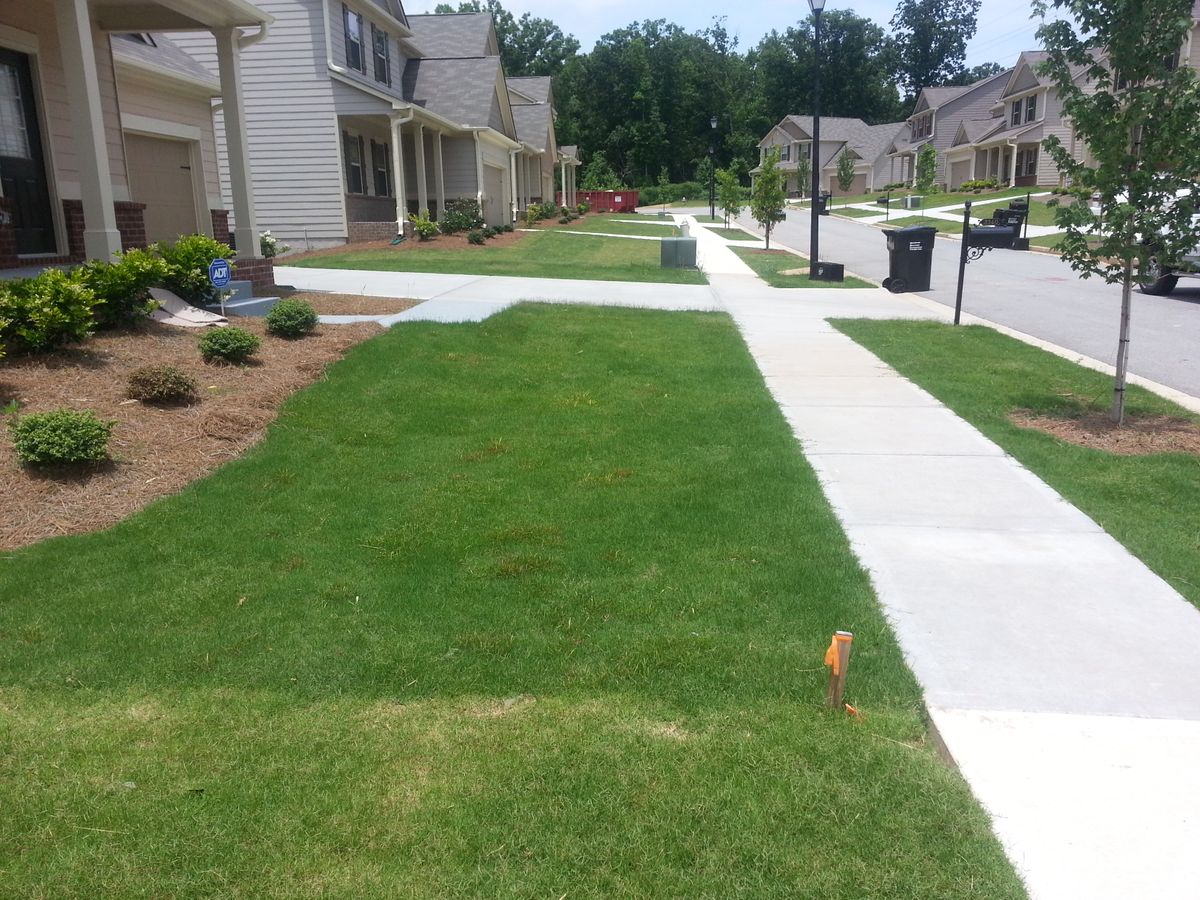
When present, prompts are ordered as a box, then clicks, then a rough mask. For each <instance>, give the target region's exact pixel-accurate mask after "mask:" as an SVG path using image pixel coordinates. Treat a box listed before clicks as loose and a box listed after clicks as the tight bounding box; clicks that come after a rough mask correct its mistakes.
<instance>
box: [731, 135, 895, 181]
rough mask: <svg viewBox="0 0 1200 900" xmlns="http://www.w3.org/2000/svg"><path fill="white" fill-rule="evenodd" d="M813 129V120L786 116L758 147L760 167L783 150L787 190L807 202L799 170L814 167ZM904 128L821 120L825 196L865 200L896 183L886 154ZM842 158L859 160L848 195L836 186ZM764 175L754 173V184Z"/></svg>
mask: <svg viewBox="0 0 1200 900" xmlns="http://www.w3.org/2000/svg"><path fill="white" fill-rule="evenodd" d="M812 128H813V121H812V116H785V117H784V118H783V120H782V121H781V122H780V123H779V124H778V125H776V126H775V127H774V128H772V129H771V130H770V131H769V132H768V133H767V135H766V137H764V138H763V139H762V140H761V141H759V144H758V148H759V166H761V164H762V161H763V160H765V159H766V155H767V153H768V152H769V151H770V150H771V149H773V148H777V149H778V150H779V169H780V171H781V172H783V174H784V178H785V188H784V190H785V191H786V193H787V195H788V196H789V197H800V196H807V195H808V193H809V191H810V190H811V184H810V182H809V181H808V180H806V181H805V183H804V184H800V183H799V175H798V169H799V163H800V160H808V161H809V162H810V165H811V160H812V158H813V150H812V144H813V141H812ZM901 128H902V124H901V123H899V122H894V123H890V124H886V125H868V124H867V123H866V122H864V121H863V120H862V119H847V118H835V117H829V118H826V117H822V118H821V146H820V147H819V149H818V152H817V158H818V160H819V161H820V167H819V172H820V186H821V190H822V191H829V192H830V193H849V194H862V193H866V192H867V191H873V190H877V189H878V188H881V187H882V186H883V185H884V184H886V183H887V182H889V181H891V180H892V179H891V177H890V175H891V160H890V159H889V158H888V155H887V151H888V149H889V147H890V146H891V145H892V143H893V142H894V140H895V139H896V137H897V136H898V134H899V133H900V130H901ZM842 153H848V154H849V155H850V158H851V159H853V160H854V173H855V174H854V183H853V185H852V186H851V187H850V190H849V191H845V192H844V191H841V190H840V188H839V187H838V183H837V163H838V158H839V157H840V156H841V155H842ZM760 171H761V168H759V167H757V166H756V167H755V168H753V169H751V170H750V177H751V181H752V182H753V179H754V178H755V176H757V175H758V173H759V172H760ZM810 173H811V168H810ZM809 178H810V179H811V174H810V176H809Z"/></svg>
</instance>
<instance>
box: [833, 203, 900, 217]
mask: <svg viewBox="0 0 1200 900" xmlns="http://www.w3.org/2000/svg"><path fill="white" fill-rule="evenodd" d="M886 212H887V210H886V209H884V208H883V207H882V206H877V207H874V208H873V209H857V208H855V207H853V206H835V207H833V209H831V210H830V213H831V214H832V215H835V216H846V217H847V218H851V219H865V218H867V217H869V216H882V215H883V214H884V213H886Z"/></svg>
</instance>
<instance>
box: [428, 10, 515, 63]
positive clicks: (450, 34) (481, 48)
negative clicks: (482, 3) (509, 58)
mask: <svg viewBox="0 0 1200 900" xmlns="http://www.w3.org/2000/svg"><path fill="white" fill-rule="evenodd" d="M408 26H409V28H411V29H412V32H413V43H414V44H416V45H417V47H418V48H419V49H420V51H421V55H422V56H423V57H424V58H426V59H459V58H463V57H471V56H499V55H500V43H499V41H498V40H497V38H496V28H495V26H494V25H493V23H492V16H491V14H490V13H447V14H444V15H437V14H432V15H419V16H409V17H408Z"/></svg>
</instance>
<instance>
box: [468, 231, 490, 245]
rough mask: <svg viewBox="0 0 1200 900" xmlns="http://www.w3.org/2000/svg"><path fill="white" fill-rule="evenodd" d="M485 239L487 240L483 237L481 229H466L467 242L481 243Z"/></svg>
mask: <svg viewBox="0 0 1200 900" xmlns="http://www.w3.org/2000/svg"><path fill="white" fill-rule="evenodd" d="M486 240H487V238H485V237H484V236H483V232H482V231H478V230H476V231H468V232H467V243H468V244H482V243H483V242H484V241H486Z"/></svg>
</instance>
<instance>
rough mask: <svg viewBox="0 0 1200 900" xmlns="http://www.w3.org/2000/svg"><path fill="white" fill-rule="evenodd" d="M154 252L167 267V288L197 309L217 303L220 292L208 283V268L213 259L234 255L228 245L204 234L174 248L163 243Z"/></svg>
mask: <svg viewBox="0 0 1200 900" xmlns="http://www.w3.org/2000/svg"><path fill="white" fill-rule="evenodd" d="M154 250H155V252H156V253H158V255H159V256H160V257H162V261H163V263H164V265H165V266H166V269H165V271H164V273H163V286H164V287H166V288H167V289H168V290H170V291H174V292H175V293H176V294H178V295H179V296H180V297H181V298H183V299H184V300H186V301H187V302H188V303H191V304H193V305H195V306H206V305H209V304H212V303H216V302H217V300H218V297H217V289H216V288H214V287H213V286H212V282H210V281H209V280H208V266H209V264H210V263H211V262H212V261H213V260H214V259H229V258H230V257H231V256H232V255H233V250H231V249H230V248H229V247H228V246H227V245H225V244H222V243H221V242H220V241H215V240H213V239H212V238H210V237H207V236H205V235H203V234H191V235H187V236H186V237H181V238H180V239H179V240H177V241H176V242H175V243H173V244H168V243H166V242H165V241H160V242H159V243H157V244H155V245H154Z"/></svg>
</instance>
